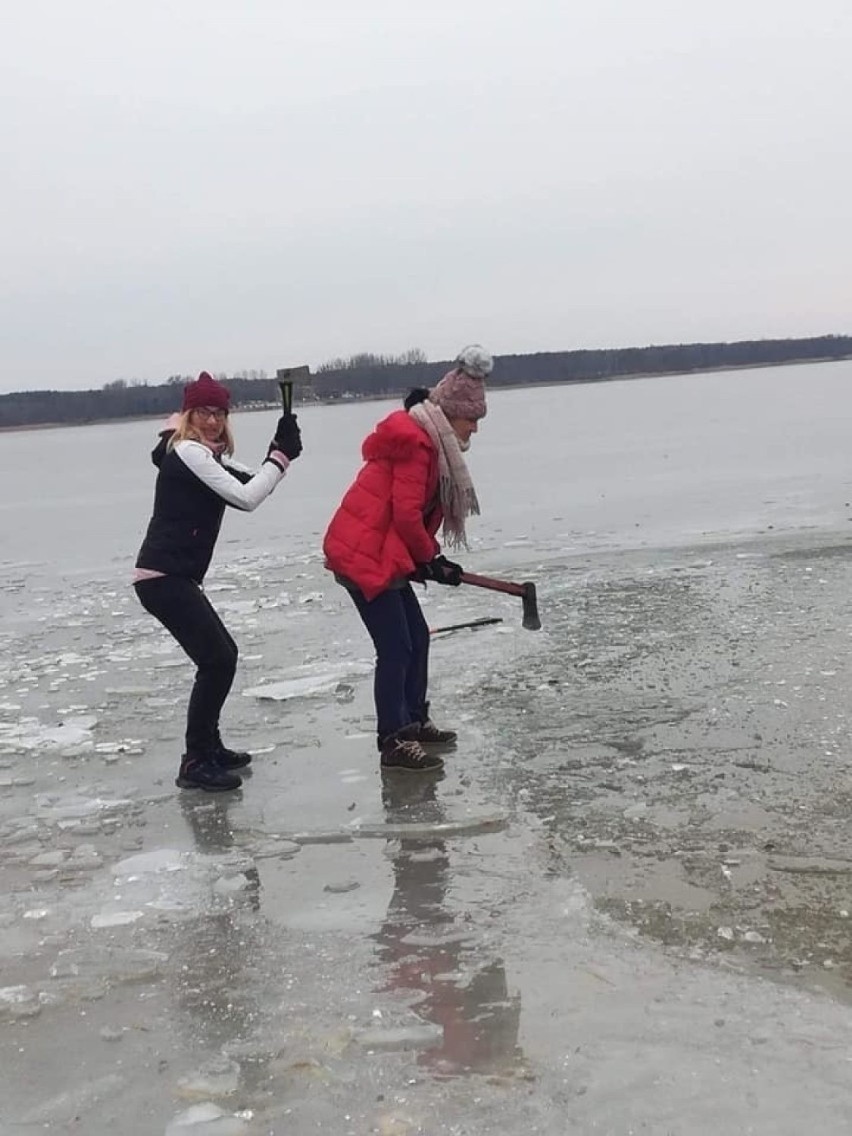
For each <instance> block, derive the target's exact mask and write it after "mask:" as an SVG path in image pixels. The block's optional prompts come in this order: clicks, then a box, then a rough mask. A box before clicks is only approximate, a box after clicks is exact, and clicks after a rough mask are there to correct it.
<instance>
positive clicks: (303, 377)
mask: <svg viewBox="0 0 852 1136" xmlns="http://www.w3.org/2000/svg"><path fill="white" fill-rule="evenodd" d="M310 374H311V371H310V368H309V367H281V368H279V370H278V371H276V373H275V377H276V378H277V379H278V389H279V390H280V391H281V402H282V403H283V405H284V413H285V414H290V413H292V410H293V383H307V382H310Z"/></svg>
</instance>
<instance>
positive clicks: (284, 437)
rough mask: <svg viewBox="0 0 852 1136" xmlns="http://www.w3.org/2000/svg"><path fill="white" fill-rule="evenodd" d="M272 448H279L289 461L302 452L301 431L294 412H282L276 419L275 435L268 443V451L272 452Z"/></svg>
mask: <svg viewBox="0 0 852 1136" xmlns="http://www.w3.org/2000/svg"><path fill="white" fill-rule="evenodd" d="M273 450H280V451H281V453H282V454H284V455H285V457H288V458H289V459H290V461H295V459H296V458H297V457H298V456H299V454H300V453H301V452H302V432H301V430H300V429H299V424H298V422H297V421H296V415H295V414H290V413H284V414H282V415H281V417H280V418H279V419H278V425H277V426H276V427H275V437H274V438H273V439H272V441H271V443H270V445H269V451H268V452H269V453H272V451H273Z"/></svg>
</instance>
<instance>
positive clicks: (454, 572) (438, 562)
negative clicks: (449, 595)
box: [425, 556, 464, 588]
mask: <svg viewBox="0 0 852 1136" xmlns="http://www.w3.org/2000/svg"><path fill="white" fill-rule="evenodd" d="M425 567H426V571H427V572H428V576H427V579H429V580H434V581H435V583H436V584H449V585H450V587H452V588H457V587H458V586H459V584H460V583H461V582H462V581H461V578H462V572H464V568H462V566H461V564H454V563H453V562H452V560H447V558H446V556H436V557H435V558H434V560H430V561H429V563H428V564H427V565H425Z"/></svg>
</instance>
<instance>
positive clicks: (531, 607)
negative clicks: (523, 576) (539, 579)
mask: <svg viewBox="0 0 852 1136" xmlns="http://www.w3.org/2000/svg"><path fill="white" fill-rule="evenodd" d="M521 603H522V604H523V607H524V617H523V620H522V621H521V626H522V627H524V628H526V630H527V631H540V630H541V620H540V619H539V617H538V596H537V595H536V591H535V584H533V583H527V584H524V585H523V591H522V592H521Z"/></svg>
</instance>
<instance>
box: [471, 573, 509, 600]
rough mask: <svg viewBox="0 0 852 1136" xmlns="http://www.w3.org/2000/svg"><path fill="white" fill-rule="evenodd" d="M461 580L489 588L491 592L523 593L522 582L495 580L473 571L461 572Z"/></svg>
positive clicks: (477, 586)
mask: <svg viewBox="0 0 852 1136" xmlns="http://www.w3.org/2000/svg"><path fill="white" fill-rule="evenodd" d="M461 582H462V583H463V584H473V585H474V587H476V588H490V589H491V591H492V592H506V593H508V595H510V596H522V595H524V585H523V584H513V583H512V582H511V581H510V580H495V579H494V578H493V577H491V576H477V575H476V573H475V572H462V575H461Z"/></svg>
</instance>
